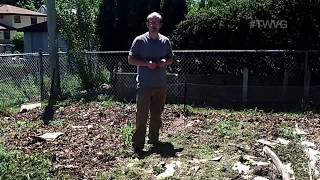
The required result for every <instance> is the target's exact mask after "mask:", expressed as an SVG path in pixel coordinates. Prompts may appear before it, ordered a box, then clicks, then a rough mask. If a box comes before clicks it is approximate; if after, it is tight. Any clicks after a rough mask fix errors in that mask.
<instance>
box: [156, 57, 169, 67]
mask: <svg viewBox="0 0 320 180" xmlns="http://www.w3.org/2000/svg"><path fill="white" fill-rule="evenodd" d="M166 66H167V60H166V59H161V60H160V62H159V64H158V67H161V68H163V67H166Z"/></svg>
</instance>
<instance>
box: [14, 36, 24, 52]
mask: <svg viewBox="0 0 320 180" xmlns="http://www.w3.org/2000/svg"><path fill="white" fill-rule="evenodd" d="M23 38H24V34H23V32H16V33H15V34H14V36H13V38H12V43H13V44H14V45H15V48H16V51H19V52H24V39H23Z"/></svg>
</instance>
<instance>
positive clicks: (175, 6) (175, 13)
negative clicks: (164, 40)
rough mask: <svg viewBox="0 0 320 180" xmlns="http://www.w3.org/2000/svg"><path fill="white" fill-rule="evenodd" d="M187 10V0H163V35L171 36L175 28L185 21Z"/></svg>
mask: <svg viewBox="0 0 320 180" xmlns="http://www.w3.org/2000/svg"><path fill="white" fill-rule="evenodd" d="M187 10H188V6H187V2H186V1H185V0H162V1H161V13H162V17H163V27H162V32H163V34H165V35H167V36H171V35H172V33H173V30H174V29H175V28H176V27H175V26H176V25H177V24H178V23H179V22H181V21H182V20H184V19H185V15H186V14H187Z"/></svg>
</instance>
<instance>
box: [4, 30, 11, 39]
mask: <svg viewBox="0 0 320 180" xmlns="http://www.w3.org/2000/svg"><path fill="white" fill-rule="evenodd" d="M3 36H4V39H10V31H4V33H3Z"/></svg>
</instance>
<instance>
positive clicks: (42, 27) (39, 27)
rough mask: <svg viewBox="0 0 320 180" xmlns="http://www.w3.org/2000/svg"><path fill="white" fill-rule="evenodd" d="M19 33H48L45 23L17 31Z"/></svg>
mask: <svg viewBox="0 0 320 180" xmlns="http://www.w3.org/2000/svg"><path fill="white" fill-rule="evenodd" d="M17 31H20V32H48V27H47V21H45V22H42V23H38V24H34V25H30V26H26V27H22V28H19V29H17Z"/></svg>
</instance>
